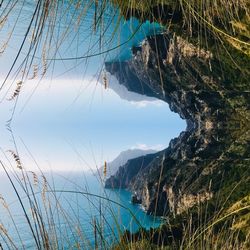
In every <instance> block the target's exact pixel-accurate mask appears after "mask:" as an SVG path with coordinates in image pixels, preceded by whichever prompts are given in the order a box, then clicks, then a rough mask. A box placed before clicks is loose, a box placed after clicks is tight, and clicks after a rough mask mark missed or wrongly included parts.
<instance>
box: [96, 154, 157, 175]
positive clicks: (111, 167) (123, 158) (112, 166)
mask: <svg viewBox="0 0 250 250" xmlns="http://www.w3.org/2000/svg"><path fill="white" fill-rule="evenodd" d="M156 152H157V151H156V150H153V149H148V150H143V149H128V150H126V151H122V152H121V153H120V154H119V155H118V156H117V157H116V158H115V159H114V160H113V161H111V162H108V163H107V175H106V178H109V177H111V176H112V175H115V174H116V172H117V171H118V170H119V168H120V167H121V166H124V165H125V164H126V163H127V162H128V161H129V160H132V159H135V158H138V157H140V156H144V155H148V154H154V153H156ZM98 171H99V174H100V176H102V175H103V172H104V166H102V167H101V168H100V169H99V170H98Z"/></svg>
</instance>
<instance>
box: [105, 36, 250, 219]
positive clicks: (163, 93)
mask: <svg viewBox="0 0 250 250" xmlns="http://www.w3.org/2000/svg"><path fill="white" fill-rule="evenodd" d="M223 63H224V62H223ZM220 65H221V62H220V60H219V59H218V58H217V57H216V55H214V54H213V53H212V52H210V51H207V50H204V49H200V48H198V47H196V46H195V45H194V44H191V43H189V42H188V41H186V40H184V39H182V38H181V37H179V36H176V35H175V34H171V33H168V34H161V35H157V36H152V37H148V38H147V39H145V40H144V41H143V42H142V45H141V46H140V47H136V48H133V57H132V59H131V60H129V61H125V62H112V63H106V65H105V66H106V70H107V71H109V72H110V73H111V74H112V75H114V76H115V77H116V78H117V79H118V81H119V83H120V84H122V85H124V86H126V88H127V89H128V90H130V91H134V92H137V93H140V94H144V95H147V96H151V97H156V98H159V99H161V100H164V101H166V102H167V103H168V104H169V107H170V109H171V110H172V111H173V112H177V113H178V114H179V115H180V117H181V118H183V119H186V120H187V124H188V127H187V130H186V131H185V132H183V133H181V135H180V136H179V137H178V138H175V139H173V140H172V141H171V142H170V145H169V147H168V148H167V149H165V150H163V151H162V152H160V153H157V154H155V155H153V156H152V155H151V156H150V157H149V158H148V159H146V160H145V159H144V161H143V160H142V159H140V158H138V159H134V160H131V161H129V163H128V164H126V165H125V166H123V167H122V168H121V169H120V170H119V171H118V172H117V174H116V175H115V176H112V177H111V178H110V179H109V180H107V183H106V186H107V187H117V188H118V187H122V188H129V189H130V190H131V191H133V192H134V194H135V195H136V196H137V198H138V200H140V201H141V203H142V205H143V206H144V208H145V209H146V211H147V212H148V213H149V214H157V215H166V214H169V213H171V214H173V215H175V214H180V213H182V212H184V211H186V210H187V209H188V208H191V207H193V206H194V205H195V204H197V203H200V202H204V201H205V200H210V201H211V203H212V204H213V201H215V200H216V199H218V196H219V197H220V199H221V200H222V201H223V200H226V197H227V196H229V195H230V199H228V200H227V203H228V206H229V205H230V204H231V203H233V202H235V201H236V200H237V199H240V198H242V197H244V196H245V195H247V194H248V192H249V189H248V188H247V187H248V186H249V184H250V181H249V174H250V170H249V166H250V134H249V128H250V126H249V124H250V102H249V100H250V92H249V90H250V84H249V82H248V80H246V79H247V78H245V77H243V76H239V77H241V78H242V81H241V84H239V83H237V84H236V83H235V82H234V80H233V79H230V75H231V74H233V73H235V74H238V73H239V72H238V71H237V70H236V71H235V72H230V74H228V75H227V74H222V72H221V68H220ZM229 68H230V67H229ZM244 79H245V80H244ZM243 90H244V91H243ZM232 190H234V193H233V194H232V193H231V191H232ZM224 198H225V199H224Z"/></svg>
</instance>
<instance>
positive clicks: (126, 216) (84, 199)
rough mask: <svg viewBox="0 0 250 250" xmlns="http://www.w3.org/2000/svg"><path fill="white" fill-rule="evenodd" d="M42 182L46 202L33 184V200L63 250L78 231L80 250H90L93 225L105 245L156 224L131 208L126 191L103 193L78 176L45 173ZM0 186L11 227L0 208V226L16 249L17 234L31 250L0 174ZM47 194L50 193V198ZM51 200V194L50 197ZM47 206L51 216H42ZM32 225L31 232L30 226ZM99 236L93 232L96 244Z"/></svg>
mask: <svg viewBox="0 0 250 250" xmlns="http://www.w3.org/2000/svg"><path fill="white" fill-rule="evenodd" d="M19 176H20V174H19ZM32 178H33V175H30V180H31V182H33V181H32ZM46 178H47V181H48V184H47V185H48V188H47V195H46V197H47V200H46V201H44V197H43V195H42V194H41V193H40V192H38V190H40V191H41V189H40V188H39V186H40V184H36V185H37V186H36V185H33V191H34V194H35V197H36V202H37V203H38V204H39V211H40V213H41V214H42V215H43V218H44V223H45V225H46V228H47V229H48V230H49V224H50V223H51V220H52V218H53V225H54V226H55V227H56V228H57V230H56V234H57V237H58V240H59V242H60V243H59V245H60V246H64V247H65V248H66V249H69V248H70V247H72V246H73V245H74V244H75V243H76V242H77V240H76V239H77V238H78V240H79V235H77V232H79V230H80V231H81V237H80V238H81V239H80V240H79V241H80V242H81V244H83V245H84V249H91V248H92V247H93V245H94V243H95V238H94V226H93V225H94V224H93V223H94V221H95V222H96V224H97V225H99V226H100V227H101V231H102V233H101V234H100V235H102V236H104V237H105V241H107V243H108V244H112V243H113V242H114V241H116V240H118V236H119V231H120V233H122V232H123V231H124V230H130V231H131V232H136V231H137V230H138V229H139V228H140V227H144V228H147V229H148V228H150V227H157V226H159V225H160V223H161V221H160V219H159V218H154V217H152V216H147V215H146V214H145V213H144V212H143V211H142V210H141V209H140V207H139V206H138V205H133V204H131V202H130V198H131V194H130V192H128V191H126V190H105V189H103V188H102V185H101V183H100V181H99V180H98V179H97V178H96V177H95V176H93V175H90V174H84V173H80V172H79V173H67V174H66V173H63V174H60V173H53V174H46ZM13 180H14V178H13ZM14 182H15V185H16V188H17V190H18V192H19V195H20V197H21V198H22V202H23V204H24V206H25V210H26V211H27V213H28V216H29V218H30V219H31V221H32V216H31V208H30V207H31V206H30V203H29V202H28V199H27V197H26V195H25V194H24V192H23V191H21V186H20V185H19V184H18V182H17V181H14ZM38 182H39V183H41V185H43V179H42V178H41V177H39V174H38ZM0 183H1V193H2V194H3V197H4V199H5V201H6V203H7V204H8V209H9V211H10V212H11V216H12V217H13V218H12V219H13V220H14V221H15V226H16V227H17V228H15V227H14V224H13V222H12V220H11V217H10V215H9V213H8V211H7V210H6V208H4V206H0V214H1V217H0V219H1V221H0V223H1V224H3V225H5V227H6V225H7V230H8V233H9V235H10V237H11V238H12V240H13V241H14V242H15V244H16V245H17V246H18V247H21V241H20V239H19V237H18V235H17V231H18V232H19V234H20V238H21V239H22V241H23V244H24V245H25V249H34V248H35V241H34V239H33V237H32V234H31V230H30V229H29V226H28V223H27V221H26V220H25V218H24V213H23V211H22V207H21V206H20V203H19V202H18V200H17V196H16V195H15V194H14V192H13V189H12V187H11V185H10V182H9V181H8V180H7V177H6V176H5V175H4V174H1V175H0ZM49 186H50V187H49ZM50 188H51V189H50ZM52 190H53V191H52ZM50 191H52V193H53V195H52V193H50ZM77 192H79V193H77ZM54 196H56V199H55V197H54ZM30 197H31V200H32V202H33V201H34V200H35V199H34V198H32V195H31V196H30ZM48 207H50V209H51V210H52V214H53V216H48V215H47V214H46V211H47V212H48V210H46V209H48ZM47 216H48V217H49V218H47ZM32 225H33V227H34V228H35V226H34V224H33V223H32ZM16 229H17V230H16ZM54 233H55V232H54V231H53V232H51V235H50V239H53V237H52V236H53V235H54ZM100 235H99V234H98V233H97V238H96V241H98V242H102V240H101V236H100ZM83 242H84V243H83ZM86 242H88V243H86ZM2 244H4V242H3V243H2ZM99 244H101V243H99Z"/></svg>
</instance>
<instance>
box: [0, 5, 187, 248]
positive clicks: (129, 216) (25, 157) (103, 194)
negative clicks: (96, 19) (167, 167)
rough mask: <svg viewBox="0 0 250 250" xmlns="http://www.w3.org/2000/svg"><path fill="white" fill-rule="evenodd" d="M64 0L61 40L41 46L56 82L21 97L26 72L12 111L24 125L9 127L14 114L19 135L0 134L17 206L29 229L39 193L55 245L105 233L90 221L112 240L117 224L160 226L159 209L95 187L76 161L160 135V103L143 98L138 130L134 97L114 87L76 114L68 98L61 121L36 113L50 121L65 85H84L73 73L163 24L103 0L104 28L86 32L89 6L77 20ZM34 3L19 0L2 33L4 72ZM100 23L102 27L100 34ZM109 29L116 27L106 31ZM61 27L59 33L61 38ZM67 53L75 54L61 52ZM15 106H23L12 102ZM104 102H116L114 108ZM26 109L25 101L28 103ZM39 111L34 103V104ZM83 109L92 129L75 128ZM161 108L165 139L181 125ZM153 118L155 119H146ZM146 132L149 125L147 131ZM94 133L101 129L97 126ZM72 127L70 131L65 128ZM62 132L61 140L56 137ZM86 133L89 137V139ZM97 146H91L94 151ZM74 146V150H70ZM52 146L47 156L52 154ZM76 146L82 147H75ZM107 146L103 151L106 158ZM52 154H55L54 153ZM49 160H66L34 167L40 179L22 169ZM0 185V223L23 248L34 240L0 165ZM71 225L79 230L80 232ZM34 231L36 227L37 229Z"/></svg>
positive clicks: (118, 54) (85, 73)
mask: <svg viewBox="0 0 250 250" xmlns="http://www.w3.org/2000/svg"><path fill="white" fill-rule="evenodd" d="M20 2H21V1H20ZM70 2H73V1H70ZM63 3H64V5H63ZM63 3H62V5H61V9H60V12H59V13H58V20H57V21H56V22H55V23H56V25H55V30H54V32H55V37H54V38H53V39H55V40H57V41H60V47H58V49H57V50H56V52H55V50H54V49H55V48H54V47H57V45H58V44H57V43H56V42H54V43H52V44H53V46H54V47H53V46H52V47H51V48H47V55H46V59H47V60H48V63H51V67H50V68H49V69H48V72H47V75H46V76H45V80H46V81H48V78H49V80H51V85H53V81H54V79H53V77H55V78H59V79H60V80H59V82H60V81H61V83H60V84H61V86H62V87H57V88H56V91H54V92H53V90H52V89H53V88H51V87H48V89H50V90H51V92H45V93H43V95H44V96H45V97H44V96H43V95H42V97H41V96H39V94H37V95H36V96H35V97H34V100H35V101H36V100H39V101H38V103H36V102H33V103H32V102H31V103H29V105H26V103H27V100H29V97H30V96H32V95H33V94H31V93H30V92H32V91H33V85H34V89H35V88H36V84H37V83H33V81H30V82H28V84H27V89H28V90H25V87H26V86H25V87H24V90H23V91H24V92H22V93H24V95H22V96H20V97H19V102H18V105H17V111H18V112H17V113H18V115H19V116H18V118H19V120H21V122H20V123H19V124H22V126H23V128H20V127H19V126H18V125H17V128H15V123H14V122H13V124H14V126H13V127H14V130H16V131H18V132H17V133H16V134H15V138H18V142H17V141H15V140H14V138H13V137H12V135H11V134H8V135H6V136H2V138H1V145H0V146H1V161H4V164H6V166H7V170H8V172H9V174H10V176H11V178H12V180H13V181H14V184H15V186H16V188H17V191H18V194H19V195H20V197H21V201H22V203H23V205H24V207H25V211H26V212H27V215H28V217H29V218H30V221H31V224H32V227H33V228H34V230H35V231H36V225H35V224H34V222H33V219H32V206H34V204H35V202H37V206H38V207H39V211H40V213H41V214H42V217H43V218H44V225H45V227H46V228H47V229H48V230H49V232H50V237H51V238H52V240H53V239H54V241H55V242H58V244H59V247H58V248H59V249H62V248H63V247H64V249H72V248H73V249H74V248H75V247H76V246H74V244H75V243H76V241H77V239H78V240H79V239H80V240H81V241H82V242H85V244H86V245H85V247H84V248H83V249H93V244H94V243H95V242H96V241H98V242H102V241H103V240H102V239H101V236H100V235H99V234H98V233H97V239H96V240H95V239H94V235H95V233H94V230H95V227H94V225H95V224H96V225H98V229H99V230H100V231H101V232H102V236H104V237H105V239H106V241H107V242H108V244H111V243H112V242H113V241H114V240H116V239H118V237H119V234H121V233H122V232H124V230H130V231H131V232H135V231H137V230H138V229H139V228H140V227H141V226H143V227H145V228H150V227H157V226H159V225H160V223H161V221H160V220H159V218H153V217H151V216H147V215H146V214H145V213H144V211H143V210H142V209H141V208H140V206H138V205H133V204H131V202H130V198H131V194H130V193H129V192H128V191H126V190H105V189H104V188H103V183H102V182H101V181H100V180H98V179H97V178H96V177H95V176H93V174H90V173H86V171H85V172H84V171H80V170H79V169H81V168H82V169H84V167H86V166H84V167H83V161H80V163H79V158H83V159H84V160H85V161H87V162H88V164H86V165H91V166H93V165H94V166H95V167H96V166H97V165H98V166H101V165H102V164H103V162H104V159H105V160H107V159H109V160H111V159H112V158H114V157H115V156H116V155H118V153H119V152H121V151H122V150H125V149H128V148H129V147H131V146H133V144H134V145H136V144H138V143H139V144H142V146H143V147H146V146H145V145H144V144H143V143H145V140H146V139H144V141H142V139H141V138H145V137H146V136H147V135H149V134H150V136H149V137H152V138H154V139H155V138H158V137H161V139H162V138H163V136H162V134H163V133H162V131H161V129H160V128H162V126H163V125H162V124H163V112H162V110H161V111H157V112H158V113H160V115H158V113H157V112H156V108H157V107H156V106H154V105H152V106H150V105H149V107H148V108H147V109H146V108H145V110H144V113H143V112H142V111H141V112H140V113H142V114H144V115H143V117H144V118H145V116H146V117H147V118H148V119H149V120H150V117H151V120H153V121H154V122H153V123H152V128H151V127H149V126H150V124H151V123H150V122H148V121H147V120H146V119H145V121H144V119H141V121H142V123H145V124H148V127H147V129H145V127H143V124H141V123H138V124H139V125H137V127H138V131H137V130H135V129H134V127H135V126H136V124H137V119H138V120H139V119H140V116H139V115H138V114H137V113H136V112H135V111H137V109H136V108H135V107H134V106H131V105H130V106H129V104H127V103H126V104H124V103H121V102H118V101H117V96H115V95H114V94H113V95H110V97H108V98H110V99H108V98H107V99H108V101H107V103H108V102H110V103H111V104H109V105H107V104H105V102H97V101H93V100H91V105H92V106H93V110H91V108H90V106H91V105H90V104H88V105H85V106H84V108H85V109H86V107H87V109H88V110H90V112H89V113H87V112H83V113H81V111H82V110H83V108H82V107H81V106H77V105H75V106H76V107H77V108H76V110H74V109H73V108H72V109H71V110H70V111H69V112H68V113H66V115H64V116H63V119H64V120H63V119H60V120H59V121H60V122H59V123H58V124H59V125H58V124H56V125H55V127H54V128H53V127H52V126H51V123H48V124H47V126H45V125H44V123H43V122H44V120H46V115H47V119H48V120H49V121H51V120H53V119H54V118H55V117H58V113H59V112H58V113H56V112H55V110H56V108H58V107H60V111H61V109H62V105H63V103H64V102H65V99H67V98H71V96H70V94H69V93H70V92H71V91H72V89H76V91H78V87H79V89H80V90H81V89H82V88H83V89H85V86H83V87H82V86H81V83H78V80H79V79H80V80H81V79H83V78H84V77H86V78H87V79H88V78H91V77H93V75H94V78H96V79H97V78H98V74H99V73H100V70H101V69H102V67H103V63H104V62H105V61H112V60H127V59H128V58H130V57H131V47H132V46H137V45H139V44H140V43H141V41H142V40H143V38H145V37H146V36H147V35H150V34H154V33H157V32H160V31H161V30H162V27H161V26H160V25H159V24H156V23H150V22H145V23H144V24H140V23H139V22H138V21H137V20H136V19H131V20H129V21H125V20H123V19H121V20H119V22H118V19H119V18H118V15H117V13H118V12H117V10H115V9H112V7H110V9H109V11H108V12H107V13H106V14H105V16H104V19H103V27H104V28H102V29H98V28H97V30H96V31H95V32H94V31H93V15H94V7H93V6H92V7H91V8H90V9H89V10H88V12H87V15H86V16H85V17H84V18H83V19H82V22H81V23H78V24H77V25H75V22H73V23H71V20H72V18H73V17H74V16H75V15H74V8H69V9H67V6H68V5H67V4H68V3H69V2H67V1H64V2H63ZM4 4H5V3H4ZM34 4H35V1H26V4H25V5H24V8H23V9H22V15H21V16H20V17H19V21H18V22H17V26H16V28H15V30H14V32H13V37H12V39H11V40H10V41H9V44H8V47H7V48H6V51H5V53H4V54H3V55H1V72H0V73H1V77H3V76H4V75H6V73H7V72H8V70H9V68H10V66H11V64H12V62H13V58H15V56H16V53H17V51H18V49H19V46H20V42H21V41H22V39H23V35H24V33H25V30H26V28H27V24H28V22H29V20H30V17H31V15H32V10H33V9H34ZM20 9H21V5H19V4H17V5H16V6H15V9H14V10H13V12H12V15H11V17H10V18H9V19H8V25H7V26H4V27H3V28H2V30H1V33H0V40H1V42H4V41H5V40H6V37H7V35H8V34H9V32H10V31H11V27H12V24H14V23H15V20H16V17H17V16H18V13H19V11H20ZM78 14H79V13H78ZM76 16H77V15H76ZM73 20H74V19H73ZM69 25H70V27H72V29H70V30H69V31H67V27H68V26H69ZM103 29H104V30H105V33H103V34H102V30H103ZM115 30H116V32H114V31H115ZM66 31H67V32H66ZM65 32H66V33H65ZM63 34H66V35H65V37H64V36H63ZM100 37H101V40H100ZM43 39H44V38H43ZM43 39H42V40H41V43H40V44H39V45H38V47H37V53H36V55H35V57H34V58H33V62H32V64H38V65H39V67H40V64H39V63H40V61H39V60H40V59H41V57H42V53H43V46H42V45H43V42H44V40H43ZM27 51H28V43H27V44H26V45H25V46H24V48H23V50H22V53H21V54H20V58H19V59H18V61H17V64H16V66H15V67H14V70H13V72H16V70H17V69H18V66H19V65H20V63H21V62H22V60H24V58H25V57H26V56H27ZM107 51H109V52H107ZM52 57H53V58H56V60H55V61H52V60H51V58H52ZM69 58H75V59H74V60H73V59H72V60H67V59H69ZM86 58H87V59H86ZM59 59H60V60H59ZM52 75H53V77H52ZM46 77H47V78H46ZM71 78H72V79H73V78H74V79H77V83H75V84H73V83H72V81H71ZM45 80H44V79H43V81H41V85H42V86H43V84H45V83H44V82H45ZM63 82H64V83H63ZM54 84H55V83H54ZM63 84H64V85H63ZM87 84H88V85H89V84H90V83H89V82H88V83H87ZM95 84H96V83H95ZM45 85H46V84H45ZM69 85H70V86H71V89H70V91H69V90H67V89H66V91H65V92H61V93H63V94H65V93H66V94H65V95H63V96H60V95H59V94H58V92H59V91H58V90H60V88H62V89H63V88H64V87H65V86H67V87H68V86H69ZM76 85H77V86H76ZM78 85H79V86H78ZM8 88H9V85H6V91H7V92H6V91H5V89H4V91H1V93H0V97H1V99H2V94H3V95H5V93H8V91H9V89H8ZM29 88H30V89H31V90H30V89H29ZM94 88H95V85H94ZM86 89H87V87H86ZM25 91H26V92H25ZM29 91H30V92H29ZM38 92H39V91H38ZM41 92H42V91H41V90H40V92H39V93H41ZM51 93H52V94H51ZM93 93H94V91H93V90H91V89H90V90H89V89H87V90H86V95H85V96H84V98H88V97H92V96H93ZM8 94H9V93H8ZM49 94H51V96H49ZM102 95H103V92H102ZM23 96H24V97H25V96H26V97H27V99H22V98H23ZM59 97H60V98H59ZM98 98H99V96H98ZM72 99H74V98H72ZM99 99H101V98H99ZM3 100H4V102H3V103H1V107H0V117H1V118H2V117H4V119H5V117H6V119H5V120H4V121H3V124H1V125H0V127H1V128H2V130H3V129H4V131H1V132H2V134H6V130H5V127H4V126H3V125H4V124H5V122H6V120H7V118H8V114H7V115H6V113H8V112H9V113H10V114H11V113H12V110H13V106H11V105H12V104H11V103H10V102H6V96H4V97H3ZM51 100H52V101H51ZM72 101H73V100H72ZM25 105H26V106H27V107H26V109H25V111H26V110H27V112H26V113H25V111H24V112H23V110H22V107H23V106H25ZM98 105H99V106H105V105H106V106H107V107H108V112H106V113H105V119H103V117H102V116H104V115H103V113H104V112H103V110H102V109H100V110H98V109H97V108H96V106H98ZM161 105H162V104H161ZM164 105H165V106H162V108H161V109H165V107H166V108H167V105H166V104H164ZM57 106H58V107H57ZM72 106H73V104H72ZM75 106H74V107H75ZM92 106H91V107H92ZM19 107H21V108H20V110H19ZM32 108H33V109H32ZM112 108H114V109H115V108H116V110H115V112H114V110H112ZM29 109H30V110H31V111H30V112H29ZM131 109H132V110H133V112H132V111H131ZM39 110H40V111H42V112H41V113H39ZM158 110H160V107H158ZM52 111H54V112H52ZM112 112H113V113H112ZM138 112H139V111H138ZM44 113H45V114H44ZM3 114H5V115H3ZM155 114H157V115H158V116H157V117H156V118H154V117H155V116H154V115H155ZM81 115H82V117H83V118H86V119H85V120H91V117H92V116H93V117H94V119H93V120H94V121H95V119H96V118H98V119H96V120H97V122H96V123H95V124H94V125H92V123H90V124H91V125H90V127H91V130H87V132H88V131H90V132H89V133H87V135H85V134H86V128H85V130H84V126H83V127H82V126H77V125H75V124H74V122H75V121H76V120H77V121H78V123H80V124H81V125H82V124H83V125H84V122H85V121H84V119H83V120H79V117H81ZM126 115H129V116H131V117H132V118H131V120H129V119H127V118H126ZM167 115H168V118H169V120H168V121H170V120H171V121H173V123H172V124H174V125H172V126H171V127H172V128H173V129H172V130H171V128H169V129H168V130H167V129H166V127H167V126H165V125H164V130H165V129H166V132H168V133H169V134H168V135H166V137H165V139H164V140H163V141H164V143H165V141H166V144H167V142H168V141H169V140H170V138H171V137H172V136H173V134H174V135H177V134H178V132H179V130H180V129H179V127H181V128H182V124H181V126H179V125H178V126H179V127H178V126H175V120H176V117H174V116H171V114H170V111H169V110H167V109H166V115H165V116H167ZM170 116H171V117H170ZM22 117H23V118H22ZM22 119H23V120H22ZM161 119H162V120H161ZM166 119H167V118H166V117H165V120H166ZM177 119H179V118H177ZM103 120H106V121H108V122H107V124H108V125H107V127H106V128H103V127H104V125H103V123H101V122H103ZM32 121H33V122H32ZM25 122H26V123H25ZM36 122H37V123H38V124H39V125H40V127H39V126H38V127H36V126H34V124H35V123H36ZM69 122H70V123H69ZM151 122H152V121H151ZM78 123H76V124H78ZM65 124H67V126H65ZM116 124H118V125H117V126H119V128H120V129H121V130H116V128H114V126H115V125H116ZM128 125H130V126H131V127H133V130H135V131H132V129H131V131H130V135H131V137H133V140H134V141H133V142H132V143H133V144H131V141H130V140H129V141H127V140H125V139H126V138H130V137H129V136H128V135H127V134H126V133H127V132H126V130H125V128H127V127H128V128H130V127H129V126H128ZM170 125H171V124H170ZM153 126H154V127H155V128H153ZM35 127H36V128H35ZM39 128H40V130H39ZM100 128H101V129H100ZM177 128H178V129H177ZM22 130H23V131H22ZM60 130H62V132H61V134H60V135H58V134H59V132H60ZM120 131H121V132H120ZM124 131H125V132H124ZM152 131H154V133H155V136H154V134H153V133H152ZM84 132H85V134H84ZM98 133H99V134H100V135H98ZM133 133H134V134H133ZM140 133H141V134H140ZM156 133H158V137H157V136H156ZM72 134H73V136H71V135H72ZM166 134H167V133H166ZM23 135H24V136H23ZM104 135H105V136H104ZM25 137H26V140H25ZM54 137H58V138H60V140H58V138H57V140H53V138H54ZM62 137H63V139H64V141H63V140H61V138H62ZM23 138H24V139H23ZM72 138H73V139H72ZM93 138H94V139H93ZM96 138H97V139H96ZM100 138H104V139H100ZM107 138H108V139H107ZM117 138H119V140H117ZM19 139H20V140H19ZM84 140H86V141H87V142H86V144H84V143H85V141H84ZM62 141H63V142H62ZM65 141H66V142H65ZM83 141H84V142H83ZM93 141H94V142H95V141H97V142H96V145H95V143H93ZM100 141H101V142H100ZM113 141H115V143H113ZM63 143H65V144H67V146H68V147H67V149H66V150H65V147H64V148H63V149H62V145H63ZM102 143H103V145H102ZM105 143H106V144H105ZM108 143H112V144H115V145H112V147H111V146H110V145H109V144H108ZM149 143H152V144H153V143H154V144H156V143H159V142H155V141H154V140H149ZM160 143H162V142H160ZM123 144H124V145H123ZM86 145H87V146H86ZM95 146H96V148H98V150H99V151H97V150H95V149H96V148H95ZM164 146H165V145H164ZM84 147H85V148H87V150H86V151H83V150H82V148H84ZM13 148H16V150H15V151H18V152H19V155H20V158H21V160H22V163H23V167H25V168H26V169H27V172H26V173H27V175H28V176H29V178H30V183H28V184H27V186H25V182H24V181H23V180H24V179H26V181H27V176H26V175H25V176H22V174H21V171H18V170H17V169H16V167H15V163H13V157H11V156H10V154H8V153H6V152H7V151H8V150H9V149H13ZM93 148H94V150H93ZM114 148H115V149H114ZM105 150H107V151H108V152H105V154H106V155H104V156H103V152H104V151H105ZM78 151H79V152H80V153H78ZM93 151H94V152H93ZM111 151H113V152H111ZM72 152H73V153H74V154H76V155H74V157H72ZM82 152H84V153H82ZM50 154H51V155H53V156H50ZM78 154H79V155H81V156H78ZM87 154H88V155H87ZM36 155H38V156H36ZM93 155H94V157H93ZM107 155H108V156H109V157H110V158H108V157H107ZM110 155H111V156H110ZM54 158H56V160H55V159H54ZM90 158H91V159H92V158H94V163H91V164H89V159H90ZM86 159H87V160H86ZM96 159H98V164H96ZM99 159H100V160H99ZM80 160H81V159H80ZM76 162H77V163H76ZM51 163H52V165H51V166H50V169H58V168H60V166H62V168H64V172H61V173H59V172H56V171H55V172H54V173H53V174H46V178H47V181H48V183H45V182H44V179H43V178H42V176H41V174H39V173H38V174H37V175H38V177H37V178H38V181H37V180H34V176H33V174H32V173H31V172H30V169H32V171H36V173H37V171H38V168H40V169H41V172H45V171H48V166H47V165H50V164H51ZM77 164H78V165H80V167H79V166H77V168H76V169H77V170H78V171H75V169H74V167H75V166H76V165H77ZM34 166H35V167H34ZM65 169H69V170H71V169H72V171H65ZM73 169H74V171H73ZM16 171H17V172H16ZM16 173H17V175H16ZM26 183H27V182H26ZM45 184H46V185H45ZM23 185H24V186H23ZM45 186H47V187H46V190H44V188H45ZM24 189H26V191H27V190H28V192H29V197H31V199H30V200H29V199H28V198H27V194H25V192H24ZM33 191H34V192H33ZM45 191H46V192H45ZM0 194H1V195H2V197H4V199H5V201H6V204H7V205H8V207H7V206H6V204H5V201H3V200H2V199H1V200H0V203H2V204H1V205H0V224H1V225H4V227H5V229H6V230H7V232H8V235H10V237H11V240H12V241H13V243H14V244H15V245H16V246H17V247H18V248H22V245H24V246H25V249H35V241H34V237H32V232H31V230H30V228H29V226H28V222H27V220H26V219H25V216H24V211H23V208H22V206H21V204H20V202H19V201H18V199H17V195H16V194H15V192H14V189H13V187H12V186H11V184H10V181H9V180H8V178H7V176H6V175H5V174H4V173H3V172H1V171H0ZM45 194H46V196H45ZM79 232H80V235H81V237H79ZM0 236H1V234H0ZM38 237H40V236H39V235H38ZM53 237H54V238H53ZM51 238H50V239H51ZM0 242H1V244H2V245H3V246H4V249H5V247H6V248H8V247H7V245H6V242H5V241H4V238H2V237H1V238H0ZM100 244H101V243H100ZM10 248H11V247H10Z"/></svg>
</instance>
